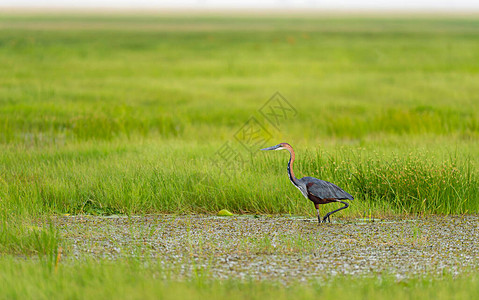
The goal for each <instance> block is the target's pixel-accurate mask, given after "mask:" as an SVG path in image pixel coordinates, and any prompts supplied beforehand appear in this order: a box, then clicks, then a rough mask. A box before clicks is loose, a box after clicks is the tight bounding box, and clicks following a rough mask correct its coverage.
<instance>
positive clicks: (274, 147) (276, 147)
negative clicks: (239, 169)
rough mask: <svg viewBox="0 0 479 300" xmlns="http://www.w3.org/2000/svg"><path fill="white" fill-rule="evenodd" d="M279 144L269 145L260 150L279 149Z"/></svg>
mask: <svg viewBox="0 0 479 300" xmlns="http://www.w3.org/2000/svg"><path fill="white" fill-rule="evenodd" d="M280 147H281V145H276V146H271V147H268V148H264V149H261V150H279V149H278V148H280Z"/></svg>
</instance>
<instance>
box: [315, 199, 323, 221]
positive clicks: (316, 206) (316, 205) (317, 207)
mask: <svg viewBox="0 0 479 300" xmlns="http://www.w3.org/2000/svg"><path fill="white" fill-rule="evenodd" d="M314 207H315V208H316V215H317V216H318V222H319V223H321V216H320V215H319V204H316V203H315V204H314Z"/></svg>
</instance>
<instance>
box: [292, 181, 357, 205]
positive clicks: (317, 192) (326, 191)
mask: <svg viewBox="0 0 479 300" xmlns="http://www.w3.org/2000/svg"><path fill="white" fill-rule="evenodd" d="M301 181H303V182H304V183H305V185H306V188H307V190H308V193H311V194H313V195H314V196H316V197H318V198H321V199H338V200H342V199H348V200H354V198H353V196H351V195H350V194H349V193H347V192H345V191H344V190H343V189H342V188H340V187H339V186H337V185H335V184H333V183H331V182H327V181H324V180H321V179H317V178H314V177H303V178H301Z"/></svg>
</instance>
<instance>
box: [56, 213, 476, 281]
mask: <svg viewBox="0 0 479 300" xmlns="http://www.w3.org/2000/svg"><path fill="white" fill-rule="evenodd" d="M333 221H335V222H333V223H331V224H321V225H319V224H318V223H317V221H316V219H306V218H299V217H264V216H262V217H257V218H256V217H253V216H240V217H212V216H204V215H193V216H174V215H150V216H141V217H139V216H138V217H129V218H128V217H123V216H110V217H93V216H66V217H58V218H57V219H55V221H54V222H55V223H56V225H57V226H58V227H59V229H60V231H61V233H62V235H63V236H64V237H65V239H66V240H67V246H66V247H67V251H66V256H67V257H68V258H69V259H74V258H82V257H85V256H86V257H88V256H93V257H96V258H100V257H101V258H108V259H118V258H122V257H131V256H135V257H141V258H143V259H145V261H146V258H154V259H155V261H159V262H160V263H161V264H163V265H165V266H168V267H169V268H171V269H172V270H174V272H177V274H178V276H189V275H191V273H192V272H198V270H200V271H201V272H206V273H208V274H212V275H213V276H215V277H218V278H229V277H236V278H244V279H247V278H254V279H277V280H278V279H279V280H282V281H286V282H287V281H289V280H295V281H297V280H307V279H308V278H311V277H312V276H319V277H321V276H323V277H330V276H332V275H336V274H366V275H375V274H380V273H389V274H393V275H394V276H396V277H397V278H398V279H401V278H407V277H410V276H415V275H418V274H442V273H443V272H448V273H452V274H458V273H461V272H463V271H466V270H470V269H471V268H472V269H477V267H476V266H477V265H478V262H479V242H478V241H479V236H478V234H479V230H478V229H479V216H448V217H426V218H419V219H411V218H405V219H399V218H398V219H384V220H375V221H374V222H369V221H363V220H349V221H347V222H345V221H343V222H339V221H337V219H335V220H333Z"/></svg>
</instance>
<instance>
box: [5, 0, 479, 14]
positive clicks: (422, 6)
mask: <svg viewBox="0 0 479 300" xmlns="http://www.w3.org/2000/svg"><path fill="white" fill-rule="evenodd" d="M1 7H10V8H66V9H95V8H111V9H180V10H181V9H208V10H214V9H279V10H283V9H286V10H287V9H315V10H322V9H323V10H406V11H407V10H410V11H414V10H420V11H428V10H430V11H446V12H447V11H471V10H473V11H479V1H477V0H456V1H445V0H438V1H434V0H402V1H401V0H389V1H388V0H357V1H354V0H302V1H301V0H263V1H258V0H256V1H254V0H223V1H221V0H82V1H78V0H39V1H38V0H37V1H35V0H0V8H1Z"/></svg>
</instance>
